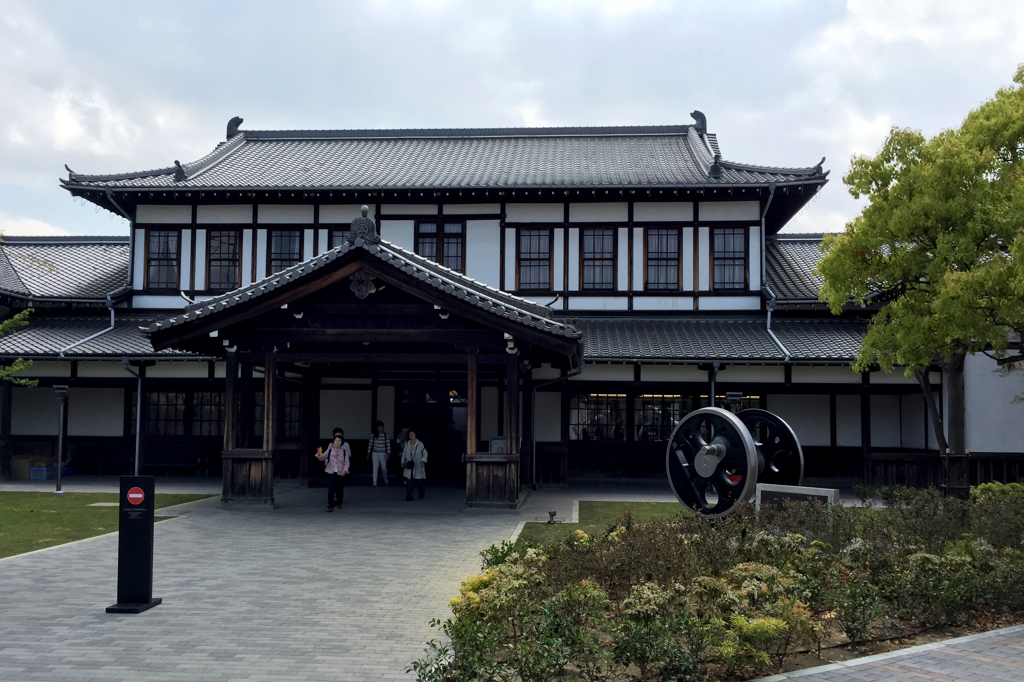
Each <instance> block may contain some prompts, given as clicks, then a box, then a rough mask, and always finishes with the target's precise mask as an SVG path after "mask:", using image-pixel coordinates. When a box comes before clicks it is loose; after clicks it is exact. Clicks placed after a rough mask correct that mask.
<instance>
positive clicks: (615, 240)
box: [552, 225, 619, 292]
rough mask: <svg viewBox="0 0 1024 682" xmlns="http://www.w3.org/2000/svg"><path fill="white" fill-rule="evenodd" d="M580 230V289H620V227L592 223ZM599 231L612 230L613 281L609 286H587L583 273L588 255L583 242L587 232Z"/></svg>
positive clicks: (599, 290) (592, 259)
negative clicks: (585, 253)
mask: <svg viewBox="0 0 1024 682" xmlns="http://www.w3.org/2000/svg"><path fill="white" fill-rule="evenodd" d="M579 230H580V232H579V240H580V241H579V249H578V251H579V260H580V262H579V273H580V275H579V276H580V282H579V286H580V291H598V292H601V291H616V290H617V289H618V274H619V273H618V270H619V268H618V264H619V230H618V228H617V227H605V226H596V225H590V226H587V227H581V228H579ZM597 231H602V232H610V233H611V238H612V255H611V261H612V280H611V283H610V284H608V285H607V286H600V287H595V286H589V287H588V286H586V283H585V278H584V274H583V273H584V266H585V264H586V262H587V260H588V259H587V258H586V256H585V255H584V251H583V244H584V239H585V235H586V233H587V232H597ZM552 250H553V249H552ZM589 260H591V261H594V260H607V259H605V258H591V259H589Z"/></svg>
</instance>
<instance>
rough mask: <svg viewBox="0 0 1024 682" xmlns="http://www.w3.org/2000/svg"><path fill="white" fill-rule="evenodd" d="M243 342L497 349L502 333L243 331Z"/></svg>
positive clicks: (426, 330) (257, 329)
mask: <svg viewBox="0 0 1024 682" xmlns="http://www.w3.org/2000/svg"><path fill="white" fill-rule="evenodd" d="M244 335H245V343H247V344H252V345H254V346H261V345H266V346H273V345H278V346H281V345H284V344H285V343H288V342H291V343H293V344H294V343H302V344H306V343H362V342H370V343H446V344H453V343H464V344H476V345H485V344H488V343H490V345H491V346H492V347H494V348H495V349H497V348H498V347H499V346H500V345H502V344H503V343H504V342H503V341H502V337H501V332H498V331H493V330H489V331H488V330H484V331H475V330H474V331H467V330H464V329H452V330H445V329H352V328H348V329H337V328H335V329H266V328H255V329H246V330H245V332H244Z"/></svg>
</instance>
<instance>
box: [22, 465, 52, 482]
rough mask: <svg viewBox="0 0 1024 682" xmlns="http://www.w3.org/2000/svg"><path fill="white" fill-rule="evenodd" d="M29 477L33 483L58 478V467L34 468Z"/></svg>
mask: <svg viewBox="0 0 1024 682" xmlns="http://www.w3.org/2000/svg"><path fill="white" fill-rule="evenodd" d="M28 477H29V480H32V481H49V480H50V479H52V478H57V467H55V466H53V467H32V468H31V469H30V470H29V472H28Z"/></svg>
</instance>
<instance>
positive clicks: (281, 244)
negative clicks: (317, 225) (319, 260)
mask: <svg viewBox="0 0 1024 682" xmlns="http://www.w3.org/2000/svg"><path fill="white" fill-rule="evenodd" d="M301 260H302V231H301V230H272V231H271V232H270V274H274V273H275V272H281V271H282V270H284V269H286V268H290V267H291V266H293V265H296V264H298V263H299V261H301Z"/></svg>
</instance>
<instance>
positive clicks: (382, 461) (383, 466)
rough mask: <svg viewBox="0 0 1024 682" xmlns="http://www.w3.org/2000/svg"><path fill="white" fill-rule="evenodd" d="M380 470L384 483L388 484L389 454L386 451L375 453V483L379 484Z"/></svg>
mask: <svg viewBox="0 0 1024 682" xmlns="http://www.w3.org/2000/svg"><path fill="white" fill-rule="evenodd" d="M378 470H379V471H380V475H381V478H382V479H383V480H384V485H387V484H388V456H387V453H384V452H375V453H373V484H374V485H377V471H378Z"/></svg>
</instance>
